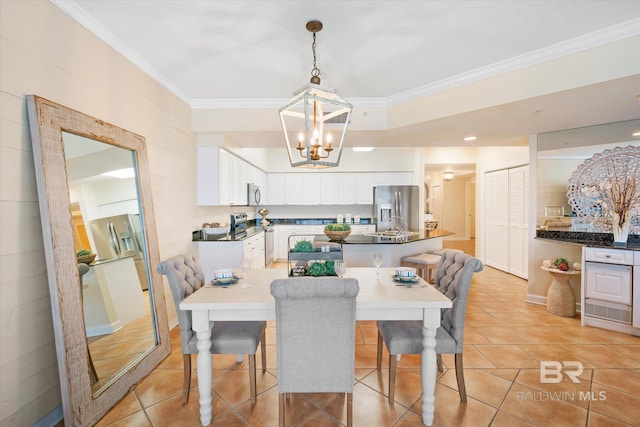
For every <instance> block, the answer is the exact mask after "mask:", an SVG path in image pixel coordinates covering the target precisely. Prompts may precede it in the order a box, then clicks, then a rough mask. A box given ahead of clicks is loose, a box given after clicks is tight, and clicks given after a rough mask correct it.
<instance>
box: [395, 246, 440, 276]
mask: <svg viewBox="0 0 640 427" xmlns="http://www.w3.org/2000/svg"><path fill="white" fill-rule="evenodd" d="M441 258H442V257H441V256H440V255H434V254H429V253H427V254H418V255H412V256H408V257H404V258H402V262H401V263H400V264H401V265H402V266H403V267H413V268H415V269H416V270H417V271H420V272H421V274H420V277H422V278H423V279H424V280H425V282H427V283H434V282H435V277H434V273H435V271H436V269H437V268H438V264H440V259H441Z"/></svg>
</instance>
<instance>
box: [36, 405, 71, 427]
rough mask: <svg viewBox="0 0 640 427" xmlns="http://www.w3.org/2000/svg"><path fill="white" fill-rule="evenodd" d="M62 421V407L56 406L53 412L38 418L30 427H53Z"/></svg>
mask: <svg viewBox="0 0 640 427" xmlns="http://www.w3.org/2000/svg"><path fill="white" fill-rule="evenodd" d="M63 419H64V413H63V412H62V405H58V406H56V407H55V408H54V409H53V411H51V412H49V413H48V414H47V415H45V416H44V417H42V418H40V419H39V420H38V421H37V422H36V423H35V424H34V425H33V426H32V427H54V426H55V425H56V424H58V423H59V422H60V421H62V420H63Z"/></svg>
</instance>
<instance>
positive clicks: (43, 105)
mask: <svg viewBox="0 0 640 427" xmlns="http://www.w3.org/2000/svg"><path fill="white" fill-rule="evenodd" d="M27 108H28V114H29V123H30V128H31V139H32V146H33V156H34V162H35V171H36V180H37V185H38V199H39V204H40V215H41V223H42V232H43V237H44V239H43V241H44V249H45V255H46V267H47V276H48V281H49V291H50V295H51V306H52V314H53V327H54V334H55V343H56V352H57V359H58V370H59V374H60V388H61V395H62V406H63V411H64V421H65V425H68V426H88V425H93V424H95V423H96V422H97V421H98V420H99V419H100V418H101V417H102V416H103V415H104V414H105V413H106V412H107V411H108V410H109V409H110V408H111V407H112V406H113V405H114V404H115V403H116V402H118V401H119V400H120V399H122V397H124V395H125V394H126V393H127V392H128V391H129V390H130V389H131V387H133V386H134V385H135V384H136V383H138V382H139V381H140V380H141V379H142V378H143V377H144V376H146V375H147V374H148V373H149V372H151V370H153V368H155V367H156V366H157V365H158V364H159V363H160V362H161V361H162V360H163V359H164V358H165V357H166V356H167V355H168V354H169V353H170V351H171V345H170V342H169V328H168V322H167V313H166V305H165V297H164V291H163V289H164V288H163V283H162V279H161V278H160V276H159V275H158V273H156V271H155V268H154V267H155V266H156V265H157V264H158V263H159V254H158V249H157V248H158V242H157V236H156V226H155V219H154V214H153V203H152V199H151V187H150V179H149V169H148V161H147V152H146V147H145V140H144V138H143V137H142V136H140V135H137V134H134V133H132V132H129V131H127V130H125V129H122V128H120V127H117V126H114V125H112V124H109V123H106V122H104V121H101V120H98V119H96V118H94V117H91V116H88V115H86V114H83V113H80V112H78V111H75V110H72V109H70V108H67V107H64V106H62V105H59V104H56V103H54V102H52V101H49V100H46V99H44V98H40V97H37V96H33V95H31V96H28V97H27ZM96 160H98V161H96ZM113 169H127V170H129V171H130V172H133V174H132V175H131V176H129V177H128V178H125V179H126V180H127V181H126V183H125V184H120V183H116V182H113V181H111V182H109V181H108V180H109V179H111V180H114V179H115V180H118V178H108V177H106V176H105V175H103V173H104V172H108V171H110V170H113ZM105 180H107V181H105ZM123 182H124V181H123ZM98 185H100V186H102V187H103V188H107V190H103V191H102V193H103V195H104V194H113V193H120V194H121V196H120V197H118V198H117V200H111V201H109V200H107V201H105V198H104V197H100V194H99V193H100V190H95V189H96V188H99V187H97V186H98ZM105 186H106V187H105ZM116 188H117V190H115V189H116ZM98 200H102V202H99V201H98ZM106 218H109V219H110V220H108V221H106V222H107V224H106V225H105V224H103V223H104V222H105V219H106ZM117 220H123V221H124V220H126V224H125V225H122V226H119V225H116V224H117ZM105 227H106V229H108V230H114V233H113V235H112V236H110V237H109V238H103V237H101V236H100V232H101V231H100V230H101V229H103V228H105ZM118 227H122V228H120V229H118ZM103 239H104V240H105V241H106V242H107V243H104V242H101V240H103ZM86 246H89V248H86ZM79 247H84V248H86V249H89V250H90V252H92V253H96V255H97V257H96V259H95V260H94V261H92V262H90V263H88V264H86V265H87V266H88V269H87V268H86V267H84V266H83V265H81V264H80V263H79V261H78V258H77V255H76V254H77V252H78V249H79ZM110 249H112V251H110ZM81 273H82V274H81ZM127 331H128V332H127ZM116 337H119V338H116ZM123 337H124V338H123ZM100 340H102V341H100ZM127 341H129V343H127ZM96 342H97V343H98V344H96ZM100 343H102V345H100Z"/></svg>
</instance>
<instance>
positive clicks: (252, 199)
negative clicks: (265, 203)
mask: <svg viewBox="0 0 640 427" xmlns="http://www.w3.org/2000/svg"><path fill="white" fill-rule="evenodd" d="M260 199H261V195H260V187H259V186H258V185H256V184H251V183H249V184H247V205H249V206H257V205H259V204H260Z"/></svg>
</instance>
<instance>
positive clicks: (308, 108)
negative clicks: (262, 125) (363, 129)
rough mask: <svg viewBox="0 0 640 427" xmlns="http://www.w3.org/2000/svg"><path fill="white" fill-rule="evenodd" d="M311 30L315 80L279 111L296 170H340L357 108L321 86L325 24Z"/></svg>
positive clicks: (317, 23) (313, 24)
mask: <svg viewBox="0 0 640 427" xmlns="http://www.w3.org/2000/svg"><path fill="white" fill-rule="evenodd" d="M307 30H308V31H310V32H311V33H313V44H312V45H311V47H312V51H313V69H312V70H311V79H310V82H309V83H308V84H307V85H306V86H304V87H302V88H301V89H299V90H298V91H297V92H295V93H294V95H293V98H292V99H291V100H290V101H289V102H287V103H286V104H285V105H284V106H283V107H282V108H280V110H278V113H279V114H280V123H281V124H282V130H283V132H284V137H285V141H286V144H287V151H288V152H289V160H290V162H291V166H292V167H306V168H330V167H336V166H338V164H339V163H340V157H341V155H342V145H343V142H344V137H345V134H346V132H347V127H348V125H349V120H350V118H351V111H352V110H353V106H352V105H351V104H350V103H348V102H347V101H345V100H344V99H342V98H341V97H340V96H338V95H337V94H336V91H335V90H332V89H327V88H324V87H322V86H320V70H319V69H318V67H317V65H316V33H318V32H319V31H320V30H322V23H321V22H320V21H309V22H307Z"/></svg>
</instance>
